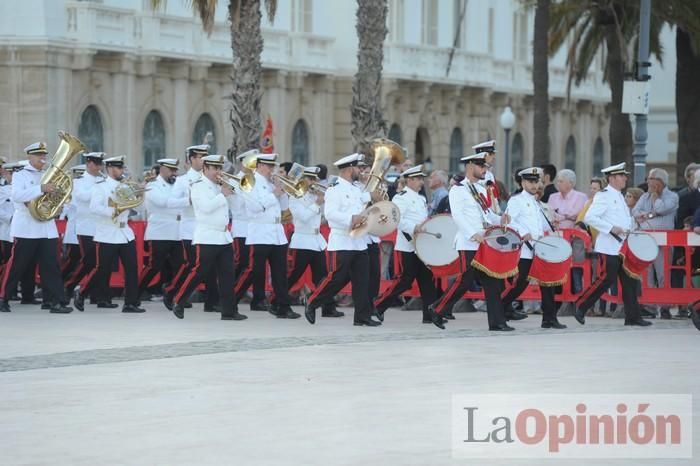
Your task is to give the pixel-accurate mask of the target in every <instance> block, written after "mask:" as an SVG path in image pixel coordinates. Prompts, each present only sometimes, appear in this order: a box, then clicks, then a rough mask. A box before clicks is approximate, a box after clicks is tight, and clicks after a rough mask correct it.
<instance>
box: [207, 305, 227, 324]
mask: <svg viewBox="0 0 700 466" xmlns="http://www.w3.org/2000/svg"><path fill="white" fill-rule="evenodd" d="M204 312H221V306H218V305H215V306H204ZM229 320H230V319H229Z"/></svg>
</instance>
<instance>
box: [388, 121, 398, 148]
mask: <svg viewBox="0 0 700 466" xmlns="http://www.w3.org/2000/svg"><path fill="white" fill-rule="evenodd" d="M387 137H388V138H389V139H391V140H392V141H394V142H395V143H396V144H398V145H401V127H400V126H399V125H397V124H396V123H394V124H393V125H391V128H389V135H388V136H387Z"/></svg>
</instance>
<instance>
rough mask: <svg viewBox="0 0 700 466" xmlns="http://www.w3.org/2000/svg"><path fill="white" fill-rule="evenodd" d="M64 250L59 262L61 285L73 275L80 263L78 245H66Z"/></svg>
mask: <svg viewBox="0 0 700 466" xmlns="http://www.w3.org/2000/svg"><path fill="white" fill-rule="evenodd" d="M65 247H66V249H65V252H64V254H63V258H62V260H61V279H62V280H63V283H66V281H68V278H69V277H70V276H71V275H72V274H73V272H74V271H75V269H76V268H77V267H78V264H79V263H80V256H81V254H80V245H79V244H66V245H65Z"/></svg>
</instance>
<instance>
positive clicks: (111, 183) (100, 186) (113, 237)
mask: <svg viewBox="0 0 700 466" xmlns="http://www.w3.org/2000/svg"><path fill="white" fill-rule="evenodd" d="M117 186H119V182H118V181H117V180H115V179H114V178H111V177H107V178H104V180H103V181H98V182H97V183H95V188H94V189H93V190H92V200H91V201H90V210H92V212H93V213H94V214H95V215H96V216H97V225H96V228H95V237H94V240H95V241H96V242H98V243H108V244H125V243H128V242H129V241H133V240H134V232H133V231H132V230H131V227H130V226H129V222H128V220H129V210H128V209H127V210H125V211H124V212H122V213H121V214H119V216H118V217H117V218H116V219H114V220H112V215H113V214H114V207H110V206H109V199H110V198H111V199H113V198H114V197H113V196H114V188H116V187H117Z"/></svg>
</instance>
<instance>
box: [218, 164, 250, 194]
mask: <svg viewBox="0 0 700 466" xmlns="http://www.w3.org/2000/svg"><path fill="white" fill-rule="evenodd" d="M219 183H220V184H226V185H227V186H229V187H230V188H232V189H235V190H237V191H242V192H244V193H249V192H251V191H252V190H253V188H254V187H255V175H254V174H253V172H251V171H249V170H247V169H243V175H241V176H236V175H232V174H230V173H226V172H221V173H220V174H219Z"/></svg>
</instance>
